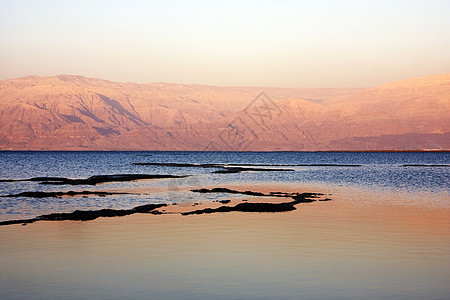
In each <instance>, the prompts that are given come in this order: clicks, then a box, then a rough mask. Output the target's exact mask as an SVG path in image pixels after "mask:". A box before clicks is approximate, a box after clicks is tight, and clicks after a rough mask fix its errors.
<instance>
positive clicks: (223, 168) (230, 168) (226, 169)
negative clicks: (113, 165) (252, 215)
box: [133, 163, 295, 173]
mask: <svg viewBox="0 0 450 300" xmlns="http://www.w3.org/2000/svg"><path fill="white" fill-rule="evenodd" d="M133 165H136V166H163V167H178V168H205V169H220V170H217V171H214V172H213V173H240V172H244V171H259V172H264V171H266V172H269V171H272V172H276V171H295V170H293V169H269V168H254V167H246V166H244V165H239V166H243V167H238V165H228V164H189V163H133ZM255 166H257V165H255ZM260 166H270V165H260ZM272 166H276V165H272ZM280 166H281V165H280Z"/></svg>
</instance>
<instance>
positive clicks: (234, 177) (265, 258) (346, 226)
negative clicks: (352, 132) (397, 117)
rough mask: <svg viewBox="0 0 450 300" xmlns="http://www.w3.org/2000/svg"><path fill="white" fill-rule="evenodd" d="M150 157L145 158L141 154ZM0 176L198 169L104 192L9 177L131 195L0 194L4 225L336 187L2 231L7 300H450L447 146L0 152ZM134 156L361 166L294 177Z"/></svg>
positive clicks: (0, 287) (299, 170)
mask: <svg viewBox="0 0 450 300" xmlns="http://www.w3.org/2000/svg"><path fill="white" fill-rule="evenodd" d="M142 155H146V156H142ZM0 161H1V162H2V164H1V166H0V178H2V179H21V178H30V177H37V176H62V177H69V178H85V177H89V176H92V175H98V174H118V173H146V174H147V173H148V174H179V175H192V176H191V177H188V178H183V179H172V180H144V181H136V182H129V183H113V184H103V185H98V186H69V187H66V186H43V185H39V184H37V183H31V182H12V183H11V182H2V183H0V193H1V195H6V194H10V193H18V192H22V191H36V190H42V191H44V190H46V191H56V190H107V191H114V190H117V191H134V192H136V193H137V194H135V195H126V196H110V197H89V198H81V197H74V198H64V199H53V198H44V199H32V198H25V197H21V198H0V199H1V200H0V219H1V220H8V219H18V218H28V217H33V216H36V215H40V214H43V213H49V212H70V211H73V210H75V209H92V208H106V207H114V208H129V207H133V206H136V205H139V204H143V203H149V202H150V203H155V202H165V203H171V202H177V203H182V202H185V203H187V205H189V203H190V202H197V201H200V202H208V201H212V200H217V199H228V198H230V195H221V194H218V195H215V194H205V195H203V194H195V193H192V192H190V191H189V189H190V188H192V187H214V186H222V187H227V186H230V187H235V188H238V187H241V188H242V189H244V188H245V189H246V190H248V189H249V190H255V191H299V192H303V191H308V192H309V191H310V192H323V193H326V194H332V195H331V196H329V197H330V198H332V199H333V201H330V202H314V203H309V204H302V205H299V206H298V209H297V210H296V211H293V212H288V213H269V214H258V213H225V214H212V215H200V216H180V215H161V216H154V215H133V216H128V217H121V218H111V219H108V218H104V219H98V220H95V221H90V222H70V221H64V222H38V223H35V224H30V225H27V226H20V225H13V226H2V227H0V298H1V299H27V298H28V299H29V298H33V299H47V298H57V299H61V298H67V299H91V298H108V299H111V298H132V299H137V298H141V299H149V298H153V299H210V298H213V297H214V298H219V299H274V298H282V299H361V298H369V299H374V298H377V299H378V298H381V299H392V298H394V299H449V298H450V196H449V190H450V189H449V187H450V186H449V182H450V180H449V179H450V168H448V167H403V166H402V165H404V164H417V165H419V164H421V165H426V164H433V165H448V164H450V154H449V153H337V152H330V153H326V152H320V153H295V152H282V153H271V152H269V153H256V152H251V153H236V152H226V153H223V152H209V153H203V152H0ZM134 162H183V163H186V162H187V163H230V164H280V165H285V164H358V165H361V167H300V166H296V167H289V168H292V169H294V170H295V171H294V172H243V173H239V174H212V173H211V172H212V171H214V169H201V168H173V167H155V166H135V165H132V163H134Z"/></svg>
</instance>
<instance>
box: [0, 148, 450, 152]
mask: <svg viewBox="0 0 450 300" xmlns="http://www.w3.org/2000/svg"><path fill="white" fill-rule="evenodd" d="M0 152H242V153H258V152H267V153H270V152H279V153H288V152H293V153H295V152H298V153H314V152H323V153H353V152H355V153H363V152H367V153H408V152H411V153H428V152H450V149H446V150H298V151H294V150H252V151H236V150H230V151H203V150H6V149H0Z"/></svg>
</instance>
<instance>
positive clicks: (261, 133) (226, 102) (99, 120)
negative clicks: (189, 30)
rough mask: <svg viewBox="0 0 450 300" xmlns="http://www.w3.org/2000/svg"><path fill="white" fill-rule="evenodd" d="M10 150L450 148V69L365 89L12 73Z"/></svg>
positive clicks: (3, 110)
mask: <svg viewBox="0 0 450 300" xmlns="http://www.w3.org/2000/svg"><path fill="white" fill-rule="evenodd" d="M261 92H262V93H261ZM1 149H3V150H9V149H11V150H237V151H241V150H290V151H296V150H424V149H441V150H442V149H447V150H448V149H450V74H448V75H440V76H430V77H425V78H417V79H410V80H405V81H401V82H395V83H390V84H386V85H383V86H379V87H375V88H370V89H364V90H362V89H307V88H305V89H302V88H298V89H284V88H254V87H216V86H203V85H180V84H168V83H153V84H133V83H116V82H110V81H106V80H100V79H93V78H86V77H82V76H68V75H60V76H53V77H38V76H29V77H24V78H18V79H12V80H3V81H0V150H1Z"/></svg>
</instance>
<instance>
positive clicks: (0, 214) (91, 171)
mask: <svg viewBox="0 0 450 300" xmlns="http://www.w3.org/2000/svg"><path fill="white" fill-rule="evenodd" d="M0 161H1V162H2V164H1V165H0V179H26V178H31V177H41V176H49V177H55V176H56V177H67V178H87V177H90V176H93V175H100V174H124V173H133V174H134V173H139V174H171V175H190V177H187V178H181V179H170V180H167V179H166V180H162V179H158V180H140V181H135V182H123V183H108V184H102V185H97V186H89V185H82V186H52V185H40V184H39V183H37V182H0V195H7V194H14V193H20V192H23V191H69V190H77V191H82V190H101V191H124V192H137V193H138V194H135V195H122V196H118V195H115V196H110V197H88V198H82V197H73V198H63V199H58V198H43V199H36V198H27V197H19V198H0V221H2V220H11V219H20V218H31V217H35V216H38V215H42V214H45V213H51V212H71V211H74V210H77V209H82V210H86V209H100V208H116V209H123V208H132V207H135V206H138V205H142V204H146V203H149V202H151V203H173V202H185V201H187V202H195V201H208V200H211V199H212V197H214V199H215V200H220V199H225V198H228V197H229V195H215V196H212V195H199V194H193V193H190V192H188V191H187V190H189V189H190V188H199V187H205V186H228V185H232V184H248V185H254V184H260V185H273V184H279V183H292V184H298V185H305V184H310V185H313V184H315V185H318V186H322V185H328V186H334V187H342V186H352V187H362V188H364V189H370V190H373V191H386V192H391V191H401V192H403V191H405V192H409V193H412V194H415V193H424V192H425V193H427V197H426V198H427V201H426V202H427V203H428V205H433V206H439V207H449V205H450V201H448V197H443V196H442V195H443V194H444V195H448V192H449V191H450V167H448V166H449V165H450V153H431V152H425V153H366V152H356V153H348V152H32V151H31V152H0ZM139 162H157V163H174V162H177V163H225V164H226V163H228V164H263V165H268V164H275V165H277V164H278V165H286V164H338V165H361V166H360V167H341V166H332V167H327V166H310V167H305V166H289V167H284V168H289V169H293V170H294V171H293V172H242V173H237V174H214V173H212V172H213V171H214V170H216V169H204V168H179V167H165V166H138V165H133V163H139ZM404 164H422V165H429V164H434V165H446V166H447V167H403V166H402V165H404ZM270 168H274V167H270Z"/></svg>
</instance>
